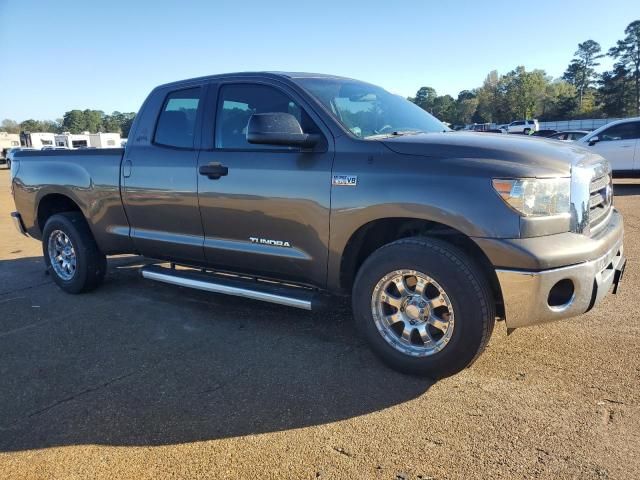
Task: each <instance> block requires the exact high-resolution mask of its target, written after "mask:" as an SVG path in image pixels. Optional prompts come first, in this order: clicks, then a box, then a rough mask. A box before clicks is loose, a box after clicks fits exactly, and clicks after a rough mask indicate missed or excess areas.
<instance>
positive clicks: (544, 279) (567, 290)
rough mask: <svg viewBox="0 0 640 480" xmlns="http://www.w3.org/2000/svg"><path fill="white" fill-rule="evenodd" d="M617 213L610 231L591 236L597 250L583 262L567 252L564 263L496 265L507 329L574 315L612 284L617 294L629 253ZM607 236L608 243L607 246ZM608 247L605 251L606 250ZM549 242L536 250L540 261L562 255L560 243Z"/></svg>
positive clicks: (590, 303) (588, 307)
mask: <svg viewBox="0 0 640 480" xmlns="http://www.w3.org/2000/svg"><path fill="white" fill-rule="evenodd" d="M614 213H615V215H614V216H612V218H611V220H610V221H609V224H608V225H607V226H606V227H605V230H607V231H606V232H603V234H602V235H601V237H600V238H599V239H595V238H594V239H592V240H593V241H592V248H593V250H591V252H584V251H583V252H582V253H583V256H582V258H583V261H581V262H579V263H578V262H575V252H567V260H569V259H570V260H571V262H569V261H568V262H566V263H565V264H564V266H554V267H553V268H548V269H543V270H521V269H508V268H497V269H496V274H497V276H498V281H499V283H500V288H501V290H502V298H503V301H504V309H505V317H506V323H507V328H509V329H512V328H519V327H526V326H530V325H535V324H538V323H544V322H549V321H553V320H560V319H563V318H569V317H575V316H577V315H581V314H583V313H585V312H587V311H589V310H590V309H592V308H593V307H594V306H595V305H597V304H598V302H600V301H601V300H602V299H603V298H604V297H605V296H606V295H607V293H608V292H609V291H610V290H611V287H612V286H613V287H614V293H615V290H616V289H617V286H618V282H619V281H620V280H621V278H622V273H623V272H624V268H625V265H626V258H625V256H624V248H623V234H624V228H623V224H622V217H621V216H620V215H619V214H618V213H617V212H614ZM543 238H544V237H541V239H543ZM603 240H604V242H606V245H603ZM604 246H606V250H604V253H602V251H603V247H604ZM549 247H550V248H549V249H548V250H547V252H546V253H542V251H538V252H537V253H538V254H540V255H541V257H542V258H540V260H541V263H546V262H547V261H549V260H551V258H553V261H552V263H556V261H558V260H559V258H558V249H557V248H555V247H558V245H555V244H554V242H553V241H552V240H551V239H550V240H549ZM566 247H570V245H567V246H566ZM561 250H562V249H561ZM567 250H569V248H567ZM595 255H597V256H595ZM545 257H547V258H545ZM559 282H561V283H559Z"/></svg>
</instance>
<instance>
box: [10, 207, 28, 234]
mask: <svg viewBox="0 0 640 480" xmlns="http://www.w3.org/2000/svg"><path fill="white" fill-rule="evenodd" d="M11 220H13V224H14V225H15V227H16V230H18V231H19V232H20V233H21V234H22V235H25V236H27V229H26V228H24V223H23V222H22V217H21V216H20V214H19V213H18V212H11Z"/></svg>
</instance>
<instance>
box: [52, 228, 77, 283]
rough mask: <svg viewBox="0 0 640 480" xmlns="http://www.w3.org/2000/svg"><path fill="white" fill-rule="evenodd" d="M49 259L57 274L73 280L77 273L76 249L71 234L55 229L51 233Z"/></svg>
mask: <svg viewBox="0 0 640 480" xmlns="http://www.w3.org/2000/svg"><path fill="white" fill-rule="evenodd" d="M48 251H49V261H50V263H51V268H53V271H54V272H56V275H58V277H60V278H61V279H63V280H71V279H72V278H73V276H74V275H75V273H76V249H75V247H74V246H73V243H71V239H70V238H69V236H68V235H67V234H66V233H64V232H63V231H62V230H54V231H53V232H51V235H49V242H48Z"/></svg>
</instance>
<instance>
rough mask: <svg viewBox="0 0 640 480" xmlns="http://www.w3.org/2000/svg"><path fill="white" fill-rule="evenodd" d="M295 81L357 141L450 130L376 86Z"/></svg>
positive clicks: (320, 80)
mask: <svg viewBox="0 0 640 480" xmlns="http://www.w3.org/2000/svg"><path fill="white" fill-rule="evenodd" d="M296 81H297V82H298V83H299V84H300V85H302V86H303V87H304V88H305V89H307V90H308V91H309V92H310V93H311V94H312V95H313V96H314V97H316V98H317V99H318V100H319V101H320V102H321V103H322V104H324V106H325V107H327V109H328V110H329V112H331V114H332V115H333V116H334V117H335V118H336V120H338V121H339V122H340V123H342V125H344V126H345V127H346V128H347V129H348V130H349V131H350V132H351V133H352V134H353V135H355V136H356V137H358V138H372V137H378V136H388V135H401V134H408V133H420V132H444V131H448V130H449V128H447V127H446V126H445V125H444V124H443V123H442V122H440V121H439V120H438V119H436V118H435V117H433V116H432V115H430V114H429V113H427V112H426V111H424V110H423V109H421V108H420V107H418V106H417V105H415V104H413V103H412V102H410V101H408V100H406V99H404V98H402V97H400V96H398V95H393V94H391V93H389V92H387V91H386V90H383V89H382V88H380V87H376V86H375V85H370V84H367V83H364V82H358V81H355V80H342V79H333V78H298V79H296Z"/></svg>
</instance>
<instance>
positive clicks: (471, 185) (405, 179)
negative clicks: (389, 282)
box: [328, 154, 520, 289]
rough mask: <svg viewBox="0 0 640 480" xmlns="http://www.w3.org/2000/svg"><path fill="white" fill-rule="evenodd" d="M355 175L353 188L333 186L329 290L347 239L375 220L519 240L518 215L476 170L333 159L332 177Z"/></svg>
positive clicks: (400, 159) (402, 159)
mask: <svg viewBox="0 0 640 480" xmlns="http://www.w3.org/2000/svg"><path fill="white" fill-rule="evenodd" d="M390 157H393V158H390ZM356 172H357V177H358V179H357V183H356V185H349V186H347V185H345V186H333V187H332V194H331V220H330V232H331V233H330V252H329V272H328V275H329V277H328V286H329V288H330V289H336V288H339V287H338V286H339V283H340V264H341V259H342V255H343V253H344V251H345V248H346V247H347V244H348V242H349V240H350V239H351V237H352V236H353V235H354V233H355V232H357V231H358V229H359V228H360V227H362V226H364V225H366V224H368V223H370V222H373V221H376V220H380V219H387V218H407V219H417V220H426V221H430V222H435V223H439V224H442V225H444V226H447V227H450V228H453V229H455V230H457V231H459V232H461V233H463V234H464V235H466V236H468V237H476V238H518V237H519V236H520V217H519V216H518V215H517V214H516V213H515V212H514V211H513V210H511V209H510V208H509V207H508V206H507V205H506V204H505V203H504V202H503V201H502V199H501V198H500V197H499V196H498V195H497V193H496V192H495V191H494V190H493V187H492V184H491V177H490V176H486V177H485V176H482V175H478V172H477V170H473V171H466V170H465V169H464V168H460V167H459V166H458V168H455V167H453V166H452V165H451V164H447V160H446V159H437V158H421V157H416V156H408V155H397V154H396V155H382V156H381V157H376V156H371V155H368V156H366V157H360V158H358V156H357V155H356V156H354V157H352V158H348V159H345V158H342V159H336V163H335V168H334V172H333V174H334V175H354V174H355V173H356Z"/></svg>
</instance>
